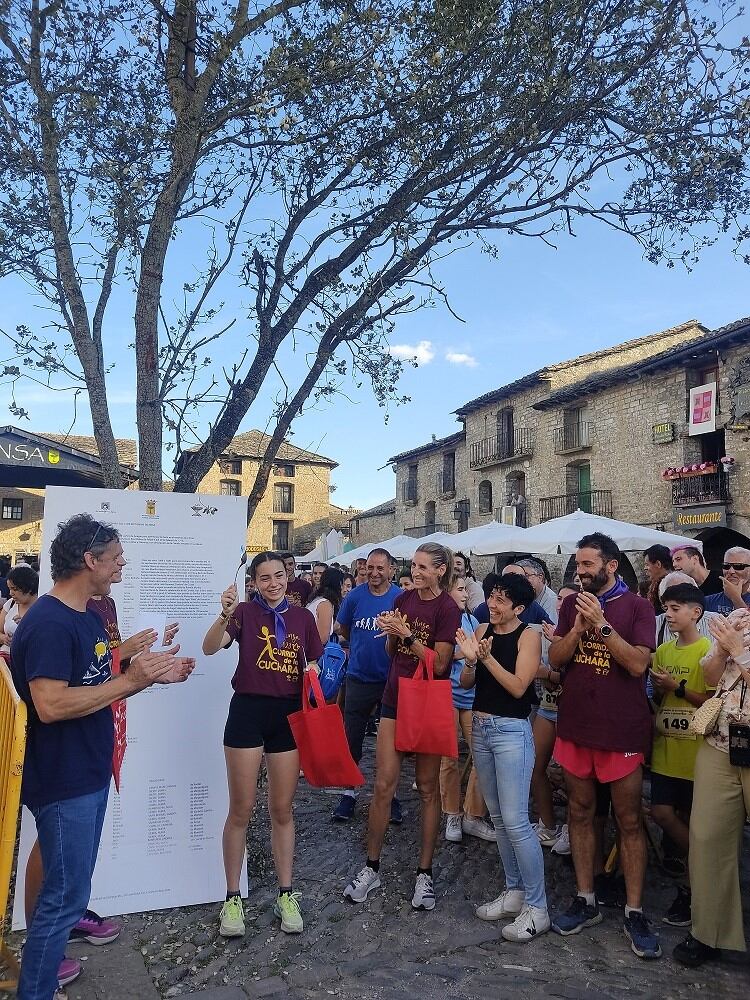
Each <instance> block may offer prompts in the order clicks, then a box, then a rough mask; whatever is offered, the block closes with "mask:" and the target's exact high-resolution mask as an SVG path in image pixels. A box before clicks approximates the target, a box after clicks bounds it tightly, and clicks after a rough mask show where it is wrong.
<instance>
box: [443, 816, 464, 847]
mask: <svg viewBox="0 0 750 1000" xmlns="http://www.w3.org/2000/svg"><path fill="white" fill-rule="evenodd" d="M445 839H446V840H450V842H451V843H452V844H460V843H461V841H462V840H463V839H464V835H463V832H462V829H461V817H460V816H454V815H453V814H452V813H448V814H447V815H446V817H445Z"/></svg>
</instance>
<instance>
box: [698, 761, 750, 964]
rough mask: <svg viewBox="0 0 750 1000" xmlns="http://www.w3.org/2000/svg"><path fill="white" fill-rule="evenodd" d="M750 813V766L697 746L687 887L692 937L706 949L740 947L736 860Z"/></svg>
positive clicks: (739, 902) (741, 941) (743, 939)
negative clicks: (736, 765)
mask: <svg viewBox="0 0 750 1000" xmlns="http://www.w3.org/2000/svg"><path fill="white" fill-rule="evenodd" d="M748 814H750V767H733V766H732V765H731V764H730V763H729V754H728V753H724V752H723V751H722V750H717V749H716V748H715V747H712V746H711V745H710V744H708V743H703V744H702V745H701V746H700V747H699V749H698V757H697V759H696V761H695V789H694V792H693V809H692V812H691V814H690V887H691V889H692V893H693V899H692V911H693V929H692V934H693V937H694V938H697V940H698V941H701V942H702V943H703V944H707V945H708V946H709V947H711V948H727V949H729V950H730V951H745V935H744V933H743V930H742V900H741V898H740V875H739V858H740V847H741V843H742V832H743V828H744V825H745V817H746V816H747V815H748Z"/></svg>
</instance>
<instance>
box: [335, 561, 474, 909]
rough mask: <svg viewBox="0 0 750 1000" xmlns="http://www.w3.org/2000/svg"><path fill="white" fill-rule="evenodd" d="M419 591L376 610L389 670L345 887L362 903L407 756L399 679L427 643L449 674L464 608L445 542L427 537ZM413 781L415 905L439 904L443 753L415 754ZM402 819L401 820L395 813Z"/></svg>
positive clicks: (416, 570) (438, 667)
mask: <svg viewBox="0 0 750 1000" xmlns="http://www.w3.org/2000/svg"><path fill="white" fill-rule="evenodd" d="M411 575H412V580H413V582H414V589H413V590H409V591H406V592H405V593H403V594H401V595H400V596H399V597H397V598H396V600H395V603H394V609H393V611H387V612H384V613H383V614H381V615H379V616H378V618H377V619H376V624H377V626H378V628H379V629H380V631H381V634H382V635H383V636H385V637H386V642H387V649H388V653H389V655H390V656H391V670H390V673H389V675H388V681H387V683H386V686H385V691H384V692H383V700H382V705H381V711H380V726H379V728H378V743H377V751H376V771H375V789H374V793H373V798H372V802H371V803H370V816H369V821H368V829H367V864H366V865H365V867H364V868H362V870H361V871H359V872H358V873H357V875H355V877H354V878H353V879H352V881H351V882H350V883H349V885H348V886H347V887H346V889H344V896H345V897H346V898H347V899H349V900H351V901H352V902H353V903H362V902H364V900H365V899H367V896H368V895H369V893H370V892H371V891H372V890H373V889H377V888H378V886H379V885H380V884H381V883H380V877H379V875H378V871H379V868H380V851H381V848H382V846H383V840H384V838H385V831H386V829H387V828H388V823H389V820H390V819H391V818H392V817H391V816H390V809H391V800H392V799H393V796H394V794H395V792H396V788H397V786H398V779H399V777H400V775H401V764H402V763H403V759H404V755H403V753H399V751H397V750H396V746H395V738H396V707H397V705H398V684H399V679H400V678H401V677H406V676H409V677H411V676H412V675H413V674H414V671H415V669H416V667H417V664H418V663H419V661H420V660H423V659H424V651H425V649H426V648H429V649H434V650H435V654H436V660H435V674H436V675H437V676H440V677H445V679H446V681H448V680H449V678H450V668H451V664H452V663H453V648H454V643H455V636H456V630H457V629H458V627H459V625H460V624H461V611H460V610H459V607H458V605H457V604H456V602H455V601H454V600H453V598H452V597H451V596H450V589H451V585H452V578H453V554H452V553H451V551H450V549H447V548H446V547H445V546H444V545H438V544H436V543H435V542H425V543H424V544H423V545H420V546H419V548H418V549H417V551H416V552H415V553H414V558H413V559H412V563H411ZM415 757H416V763H415V771H416V779H417V788H418V789H419V797H420V800H421V803H422V828H421V849H420V856H419V868H418V870H417V883H416V886H415V889H414V895H413V897H412V901H411V905H412V906H413V907H414V909H415V910H431V909H432V908H433V907H434V906H435V893H434V890H433V886H432V855H433V853H434V851H435V842H436V840H437V835H438V830H439V828H440V780H439V779H440V757H439V756H436V755H433V754H416V755H415ZM395 821H396V822H400V817H396V818H395Z"/></svg>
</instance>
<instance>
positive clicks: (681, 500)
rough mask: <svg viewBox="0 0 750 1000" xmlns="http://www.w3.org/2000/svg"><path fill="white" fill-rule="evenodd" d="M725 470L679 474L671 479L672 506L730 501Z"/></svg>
mask: <svg viewBox="0 0 750 1000" xmlns="http://www.w3.org/2000/svg"><path fill="white" fill-rule="evenodd" d="M731 500H732V497H731V496H730V494H729V478H728V476H727V474H726V472H722V471H720V470H719V471H717V472H706V473H703V474H702V475H688V476H680V477H679V478H677V479H673V480H672V506H673V507H691V506H693V505H696V506H697V505H699V504H702V503H731Z"/></svg>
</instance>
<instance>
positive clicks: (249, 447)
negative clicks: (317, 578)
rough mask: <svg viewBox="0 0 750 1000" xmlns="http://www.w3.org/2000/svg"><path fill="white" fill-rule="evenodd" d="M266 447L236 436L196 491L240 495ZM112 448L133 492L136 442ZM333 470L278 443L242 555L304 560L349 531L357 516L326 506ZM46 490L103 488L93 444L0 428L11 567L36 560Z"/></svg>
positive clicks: (4, 532) (1, 510) (0, 526)
mask: <svg viewBox="0 0 750 1000" xmlns="http://www.w3.org/2000/svg"><path fill="white" fill-rule="evenodd" d="M268 441H269V437H268V435H266V434H263V433H262V432H261V431H247V432H246V433H244V434H239V435H238V436H237V437H236V438H234V439H233V440H232V443H231V445H230V447H229V448H228V449H227V451H226V453H225V454H224V455H223V456H222V457H221V459H220V460H219V461H218V462H216V463H215V465H214V466H213V467H212V468H211V469H210V470H209V472H208V474H207V475H206V477H205V478H204V479H203V481H202V482H201V484H200V487H199V492H200V493H208V494H219V495H222V494H223V495H228V496H246V495H247V494H248V493H249V492H250V490H251V488H252V485H253V483H254V482H255V475H256V473H257V470H258V467H259V465H260V461H261V458H262V456H263V454H264V452H265V448H266V445H267V444H268ZM63 442H64V443H63ZM117 448H118V454H119V457H120V461H121V471H122V472H123V475H124V476H125V479H126V481H128V482H129V483H130V486H131V488H135V489H137V479H138V470H137V468H136V464H137V458H136V443H135V441H132V440H127V439H125V440H118V441H117ZM336 465H337V463H336V462H334V461H333V460H332V459H330V458H326V457H325V456H323V455H317V454H315V453H314V452H310V451H306V450H305V449H303V448H297V447H296V446H295V445H292V444H288V443H284V444H282V446H281V448H280V449H279V453H278V455H277V458H276V462H275V463H274V467H273V470H272V474H271V478H270V480H269V484H268V488H267V490H266V492H265V495H264V497H263V499H262V500H261V502H260V503H259V504H258V507H257V509H256V511H255V513H254V515H253V518H252V520H251V522H250V524H249V526H248V532H247V541H248V549H249V550H250V551H255V552H258V551H261V550H262V549H269V548H276V549H291V550H292V551H294V552H295V553H296V554H302V553H304V552H307V551H309V550H310V549H312V548H313V547H314V545H315V542H316V539H317V538H318V536H319V535H320V534H321V533H323V532H328V531H329V530H330V528H331V527H337V528H341V527H342V526H343V525H348V523H349V521H350V520H351V518H352V516H353V515H355V514H356V513H357V512H356V511H355V510H353V509H351V508H350V509H348V510H344V509H343V508H341V507H334V506H332V505H331V502H330V478H331V470H332V469H335V468H336ZM49 485H61V486H97V487H101V486H102V485H103V482H102V475H101V463H100V461H99V457H98V454H97V448H96V441H95V440H94V438H93V437H84V436H80V435H74V436H64V435H62V434H46V433H45V434H31V433H28V432H25V431H21V430H20V429H18V428H15V427H5V428H2V429H0V487H2V494H1V495H0V501H2V503H1V504H0V555H3V554H4V555H7V556H8V557H9V558H10V559H11V561H12V562H16V561H17V560H18V559H21V558H23V557H24V556H29V557H33V556H37V555H38V554H39V550H40V546H41V540H42V517H43V512H44V489H45V487H46V486H49ZM165 488H168V486H167V484H165Z"/></svg>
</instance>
